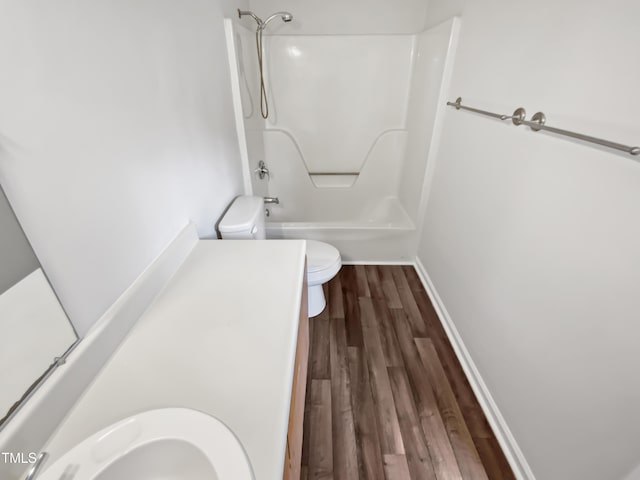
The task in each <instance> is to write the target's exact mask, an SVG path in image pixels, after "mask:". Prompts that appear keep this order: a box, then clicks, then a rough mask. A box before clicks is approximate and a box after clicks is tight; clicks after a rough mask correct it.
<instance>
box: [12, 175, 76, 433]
mask: <svg viewBox="0 0 640 480" xmlns="http://www.w3.org/2000/svg"><path fill="white" fill-rule="evenodd" d="M0 338H1V340H0V385H1V387H0V429H2V427H3V426H4V425H5V424H6V422H7V421H8V420H9V419H10V418H11V416H12V415H13V414H14V413H15V411H17V409H18V408H19V407H20V405H21V404H23V403H24V401H26V400H27V398H28V397H29V396H30V395H31V393H32V392H33V391H34V390H35V389H36V388H37V387H38V385H40V384H41V383H42V381H44V379H45V378H46V377H47V376H48V375H49V374H50V373H51V372H52V371H53V369H54V368H55V367H56V366H57V365H58V363H59V362H60V360H59V359H60V358H64V356H65V355H66V353H67V352H69V351H70V350H71V348H73V346H74V345H75V344H76V343H77V341H78V337H77V335H76V332H75V330H74V328H73V326H72V325H71V323H70V322H69V320H68V318H67V315H66V313H65V312H64V310H63V308H62V306H61V305H60V303H59V302H58V298H57V296H56V294H55V292H54V291H53V289H52V288H51V286H50V285H49V282H48V280H47V277H46V275H45V274H44V272H43V270H42V267H41V265H40V262H39V261H38V259H37V258H36V255H35V253H34V252H33V249H32V248H31V245H30V244H29V241H28V240H27V237H26V236H25V234H24V232H23V230H22V227H21V226H20V224H19V223H18V220H17V218H16V216H15V214H14V212H13V210H12V208H11V206H10V205H9V202H8V200H7V197H6V196H5V193H4V190H3V189H2V187H1V186H0Z"/></svg>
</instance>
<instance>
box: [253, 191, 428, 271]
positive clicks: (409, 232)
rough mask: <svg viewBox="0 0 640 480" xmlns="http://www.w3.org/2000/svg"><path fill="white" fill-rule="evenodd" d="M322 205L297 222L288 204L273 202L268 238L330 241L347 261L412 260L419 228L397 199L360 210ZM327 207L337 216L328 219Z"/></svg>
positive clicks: (309, 211)
mask: <svg viewBox="0 0 640 480" xmlns="http://www.w3.org/2000/svg"><path fill="white" fill-rule="evenodd" d="M322 207H323V206H322V205H318V206H316V208H310V209H309V210H307V211H306V212H305V215H304V218H305V221H295V220H292V217H295V215H291V214H289V215H288V214H287V208H286V204H285V205H283V206H278V205H269V208H268V210H269V216H268V217H267V224H266V229H267V238H288V239H300V238H303V239H308V240H319V241H323V242H327V243H330V244H332V245H334V246H335V247H336V248H337V249H338V250H339V251H340V254H341V256H342V261H343V263H345V264H358V263H378V264H384V263H393V264H398V263H407V264H408V263H411V261H412V255H411V252H412V249H415V245H414V242H415V240H416V228H415V225H414V224H413V222H412V221H411V219H410V218H409V215H407V212H406V211H405V209H404V207H403V206H402V204H401V203H400V201H399V200H398V199H397V198H394V197H387V198H383V199H380V200H378V201H376V202H372V204H370V205H365V206H364V207H363V208H361V209H360V211H358V212H354V211H353V208H349V209H346V210H345V209H336V208H331V209H326V208H322ZM314 210H315V211H314ZM327 210H329V211H331V212H333V213H334V218H333V219H331V220H329V219H327V218H326V215H325V212H326V211H327ZM336 212H339V213H338V215H336V214H335V213H336ZM314 218H315V219H316V221H312V220H313V219H314Z"/></svg>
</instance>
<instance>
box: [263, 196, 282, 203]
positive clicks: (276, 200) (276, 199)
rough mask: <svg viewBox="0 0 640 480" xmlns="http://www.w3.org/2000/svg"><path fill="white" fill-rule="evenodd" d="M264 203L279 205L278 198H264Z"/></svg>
mask: <svg viewBox="0 0 640 480" xmlns="http://www.w3.org/2000/svg"><path fill="white" fill-rule="evenodd" d="M264 203H265V204H266V203H275V204H276V205H280V200H279V199H278V197H264Z"/></svg>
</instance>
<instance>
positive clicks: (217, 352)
mask: <svg viewBox="0 0 640 480" xmlns="http://www.w3.org/2000/svg"><path fill="white" fill-rule="evenodd" d="M304 259H305V242H304V241H300V240H278V241H273V240H271V241H270V240H264V241H260V240H254V241H246V240H224V241H211V240H209V241H207V240H203V241H200V242H198V244H197V245H196V247H195V248H194V249H193V251H192V252H191V254H190V255H189V257H188V258H187V260H186V261H185V262H184V264H183V265H182V266H181V267H180V268H179V270H178V271H177V273H176V274H175V276H174V277H173V278H172V279H171V281H170V283H169V285H168V286H167V287H166V288H165V290H164V291H163V292H162V293H161V294H160V296H159V298H157V299H156V301H155V302H154V303H153V304H152V305H151V306H150V307H149V309H148V310H147V311H146V312H145V314H144V315H143V316H142V317H141V318H140V320H139V321H138V323H137V324H136V325H135V326H134V328H133V329H132V331H131V332H130V333H129V335H128V336H127V338H126V339H125V340H124V341H123V343H122V344H121V346H120V347H119V349H118V350H117V351H116V353H115V354H114V355H113V357H112V358H111V359H110V360H109V362H108V363H107V364H106V366H105V367H104V368H103V370H102V371H101V372H100V374H99V375H98V376H97V377H96V379H95V380H94V382H93V383H92V385H91V386H90V387H89V388H88V389H87V390H86V392H85V393H84V395H83V396H82V398H81V399H80V400H79V401H78V403H77V404H76V405H75V406H74V408H73V409H72V411H71V412H70V413H69V415H68V416H67V418H66V419H65V421H64V422H63V423H62V425H61V426H60V427H59V429H58V431H57V432H56V434H55V435H54V437H53V438H52V440H51V441H50V442H49V444H48V445H47V447H46V448H45V450H47V451H49V452H50V454H51V455H52V459H51V460H50V461H51V462H53V461H55V459H57V458H58V457H60V456H61V455H62V454H63V453H64V452H65V451H67V450H69V449H70V448H72V447H73V446H74V445H75V444H76V443H78V442H80V441H81V440H83V439H84V438H86V437H88V436H89V435H91V434H92V433H95V432H96V431H98V430H100V429H102V428H104V427H106V426H108V425H110V424H112V423H114V422H116V421H118V420H121V419H123V418H125V417H128V416H130V415H133V414H136V413H139V412H142V411H145V410H149V409H154V408H161V407H170V406H181V407H188V408H193V409H196V410H200V411H203V412H206V413H209V414H211V415H213V416H215V417H217V418H219V419H220V420H222V421H223V422H224V423H225V424H227V426H229V427H230V428H231V430H233V432H234V433H235V434H236V435H237V436H238V438H239V439H240V441H241V442H242V444H243V446H244V448H245V449H246V451H247V454H248V456H249V459H250V460H251V463H252V465H253V469H254V472H255V475H256V479H257V480H280V479H281V478H282V474H283V461H284V454H285V448H286V436H287V427H288V420H289V403H290V398H291V386H292V379H293V365H294V359H295V348H296V339H297V330H298V318H299V312H300V294H301V291H302V288H303V276H304Z"/></svg>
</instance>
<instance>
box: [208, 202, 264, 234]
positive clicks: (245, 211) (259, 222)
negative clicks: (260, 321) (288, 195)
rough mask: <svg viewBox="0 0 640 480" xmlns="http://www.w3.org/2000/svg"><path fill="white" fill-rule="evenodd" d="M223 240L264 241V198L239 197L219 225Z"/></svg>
mask: <svg viewBox="0 0 640 480" xmlns="http://www.w3.org/2000/svg"><path fill="white" fill-rule="evenodd" d="M218 230H220V236H221V237H222V238H223V239H242V240H263V239H265V238H266V234H265V226H264V200H263V199H262V197H250V196H248V195H241V196H239V197H237V198H236V199H235V200H234V201H233V203H231V206H230V207H229V208H228V210H227V212H226V213H225V214H224V216H223V217H222V219H221V220H220V223H219V224H218Z"/></svg>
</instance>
